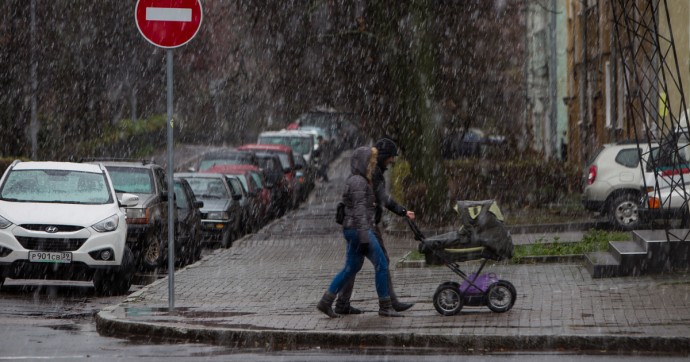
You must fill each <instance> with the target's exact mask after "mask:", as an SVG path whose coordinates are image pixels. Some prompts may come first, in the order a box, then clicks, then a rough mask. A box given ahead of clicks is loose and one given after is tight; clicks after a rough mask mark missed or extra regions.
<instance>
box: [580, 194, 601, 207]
mask: <svg viewBox="0 0 690 362" xmlns="http://www.w3.org/2000/svg"><path fill="white" fill-rule="evenodd" d="M581 200H582V206H583V207H584V208H585V210H587V211H602V210H603V209H604V201H599V200H590V199H589V198H587V197H586V196H585V195H582V199H581Z"/></svg>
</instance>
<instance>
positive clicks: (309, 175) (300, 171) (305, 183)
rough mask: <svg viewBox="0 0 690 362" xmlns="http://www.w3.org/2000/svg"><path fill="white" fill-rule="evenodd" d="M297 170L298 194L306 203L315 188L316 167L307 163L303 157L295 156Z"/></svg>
mask: <svg viewBox="0 0 690 362" xmlns="http://www.w3.org/2000/svg"><path fill="white" fill-rule="evenodd" d="M295 168H296V169H297V173H296V174H295V177H296V178H297V194H298V195H299V199H300V201H304V200H306V199H307V197H308V196H309V192H311V190H312V189H313V188H314V183H315V179H316V171H315V169H314V166H313V165H311V164H310V163H309V162H307V160H306V159H305V158H304V156H302V155H295Z"/></svg>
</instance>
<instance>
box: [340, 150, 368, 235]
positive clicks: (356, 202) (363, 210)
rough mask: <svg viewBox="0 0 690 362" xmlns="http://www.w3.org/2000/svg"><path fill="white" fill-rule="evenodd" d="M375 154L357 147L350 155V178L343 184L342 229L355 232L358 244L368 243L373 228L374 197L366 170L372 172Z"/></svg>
mask: <svg viewBox="0 0 690 362" xmlns="http://www.w3.org/2000/svg"><path fill="white" fill-rule="evenodd" d="M375 163H376V152H375V151H372V149H371V148H369V147H359V148H357V149H356V150H355V151H354V152H353V153H352V159H351V160H350V173H351V175H350V177H348V179H347V181H346V183H345V193H344V194H343V202H344V203H345V218H344V220H343V228H345V229H355V230H357V235H358V236H359V242H360V243H361V244H368V243H369V230H371V229H373V228H374V214H375V212H376V207H375V203H376V196H375V195H374V189H373V187H372V184H371V182H370V174H369V172H368V170H373V169H374V168H375Z"/></svg>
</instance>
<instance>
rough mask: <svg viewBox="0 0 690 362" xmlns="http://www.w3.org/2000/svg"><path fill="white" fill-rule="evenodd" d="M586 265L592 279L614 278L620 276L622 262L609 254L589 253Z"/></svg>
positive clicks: (586, 255)
mask: <svg viewBox="0 0 690 362" xmlns="http://www.w3.org/2000/svg"><path fill="white" fill-rule="evenodd" d="M585 264H586V267H587V270H589V273H590V275H592V278H612V277H617V276H618V275H619V272H618V270H619V268H620V262H618V260H616V258H614V257H613V255H611V253H609V252H605V251H598V252H594V253H587V254H585Z"/></svg>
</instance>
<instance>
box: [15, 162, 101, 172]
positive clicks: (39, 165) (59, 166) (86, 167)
mask: <svg viewBox="0 0 690 362" xmlns="http://www.w3.org/2000/svg"><path fill="white" fill-rule="evenodd" d="M13 169H14V170H17V171H23V170H65V171H80V172H93V173H103V170H102V169H101V166H100V165H98V164H93V163H75V162H54V161H27V162H17V164H16V165H15V166H14V168H13Z"/></svg>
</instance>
